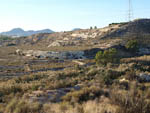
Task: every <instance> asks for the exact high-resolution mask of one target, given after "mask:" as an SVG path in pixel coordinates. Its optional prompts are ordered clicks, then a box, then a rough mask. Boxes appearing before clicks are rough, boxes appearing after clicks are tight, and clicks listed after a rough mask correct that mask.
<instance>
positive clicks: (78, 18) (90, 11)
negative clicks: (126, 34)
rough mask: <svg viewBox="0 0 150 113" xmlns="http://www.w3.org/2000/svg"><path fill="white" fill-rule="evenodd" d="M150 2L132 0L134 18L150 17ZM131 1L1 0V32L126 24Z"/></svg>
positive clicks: (62, 29)
mask: <svg viewBox="0 0 150 113" xmlns="http://www.w3.org/2000/svg"><path fill="white" fill-rule="evenodd" d="M149 5H150V1H149V0H132V7H133V11H134V16H133V17H134V18H150V7H149ZM127 11H128V0H0V32H2V31H7V30H10V29H12V28H16V27H21V28H23V29H25V30H30V29H33V30H39V29H44V28H50V29H52V30H55V31H64V30H71V29H73V28H89V27H90V26H97V27H104V26H106V25H108V24H109V23H112V22H122V21H127V19H128V18H127Z"/></svg>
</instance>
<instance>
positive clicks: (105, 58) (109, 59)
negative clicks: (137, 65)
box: [95, 48, 118, 65]
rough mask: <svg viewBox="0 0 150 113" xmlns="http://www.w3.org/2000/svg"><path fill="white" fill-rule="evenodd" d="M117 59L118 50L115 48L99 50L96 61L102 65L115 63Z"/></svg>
mask: <svg viewBox="0 0 150 113" xmlns="http://www.w3.org/2000/svg"><path fill="white" fill-rule="evenodd" d="M117 59H118V58H117V50H116V49H115V48H111V49H109V50H105V51H99V52H98V53H97V54H96V56H95V61H96V63H97V64H102V65H106V64H107V63H114V62H116V61H117Z"/></svg>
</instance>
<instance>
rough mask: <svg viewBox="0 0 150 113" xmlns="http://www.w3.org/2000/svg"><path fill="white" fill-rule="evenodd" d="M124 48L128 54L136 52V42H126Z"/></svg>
mask: <svg viewBox="0 0 150 113" xmlns="http://www.w3.org/2000/svg"><path fill="white" fill-rule="evenodd" d="M125 47H126V49H127V50H129V51H130V52H136V51H137V50H138V42H137V41H136V40H130V41H128V42H127V44H126V45H125Z"/></svg>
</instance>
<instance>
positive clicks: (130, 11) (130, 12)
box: [128, 0, 133, 22]
mask: <svg viewBox="0 0 150 113" xmlns="http://www.w3.org/2000/svg"><path fill="white" fill-rule="evenodd" d="M128 2H129V10H128V19H129V22H130V21H131V18H132V15H133V14H132V13H133V12H132V4H131V0H129V1H128Z"/></svg>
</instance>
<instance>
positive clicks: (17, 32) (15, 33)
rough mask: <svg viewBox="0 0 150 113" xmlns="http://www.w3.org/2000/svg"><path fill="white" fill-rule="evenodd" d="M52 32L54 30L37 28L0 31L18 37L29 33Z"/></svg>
mask: <svg viewBox="0 0 150 113" xmlns="http://www.w3.org/2000/svg"><path fill="white" fill-rule="evenodd" d="M53 32H54V31H52V30H50V29H43V30H38V31H34V30H29V31H24V30H23V29H21V28H14V29H12V30H10V31H7V32H2V33H0V35H6V36H16V37H20V36H30V35H33V34H39V33H53Z"/></svg>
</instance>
